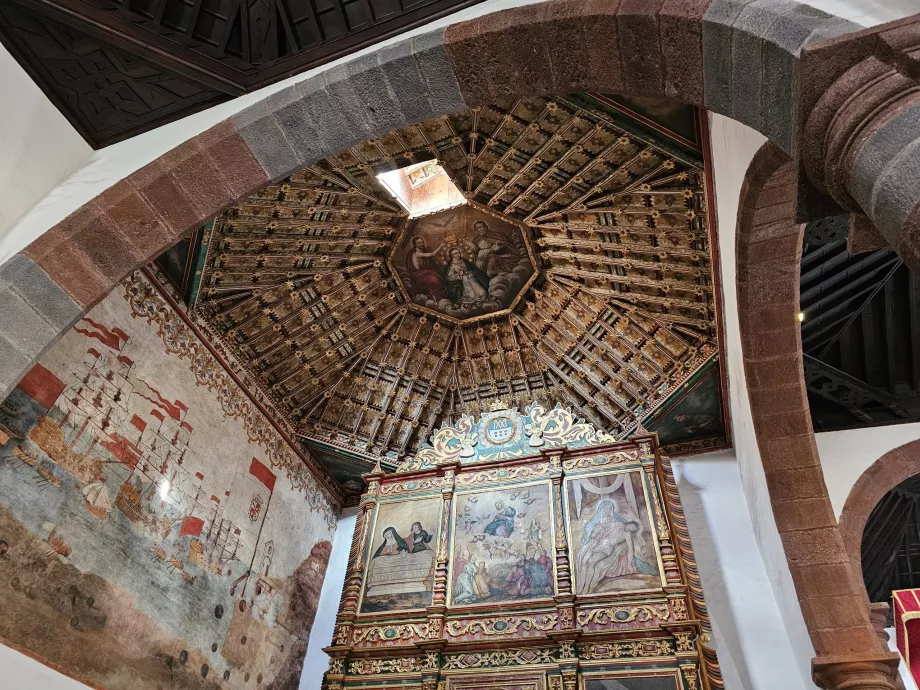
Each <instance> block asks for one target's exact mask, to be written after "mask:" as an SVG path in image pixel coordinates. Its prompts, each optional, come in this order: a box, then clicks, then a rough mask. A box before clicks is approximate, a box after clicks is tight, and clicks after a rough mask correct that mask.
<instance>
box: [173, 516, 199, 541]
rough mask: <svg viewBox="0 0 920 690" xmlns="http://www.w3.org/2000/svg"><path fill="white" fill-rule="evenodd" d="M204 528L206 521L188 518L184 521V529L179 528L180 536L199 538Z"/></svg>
mask: <svg viewBox="0 0 920 690" xmlns="http://www.w3.org/2000/svg"><path fill="white" fill-rule="evenodd" d="M203 528H204V520H202V519H201V518H196V517H191V516H189V517H187V518H185V519H184V520H183V521H182V527H181V528H179V536H180V537H185V536H188V535H191V536H193V537H197V536H198V535H199V534H201V530H202V529H203Z"/></svg>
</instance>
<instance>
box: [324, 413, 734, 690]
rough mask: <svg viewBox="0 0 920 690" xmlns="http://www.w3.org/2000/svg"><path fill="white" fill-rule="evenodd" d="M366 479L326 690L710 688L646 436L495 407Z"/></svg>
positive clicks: (692, 586)
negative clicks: (614, 432)
mask: <svg viewBox="0 0 920 690" xmlns="http://www.w3.org/2000/svg"><path fill="white" fill-rule="evenodd" d="M364 478H365V479H366V481H367V487H368V488H367V491H366V492H365V494H364V495H363V496H362V498H361V503H360V507H359V512H358V516H357V522H356V526H355V539H354V542H353V543H354V548H353V549H352V551H351V553H350V556H349V562H348V569H347V572H346V578H345V587H344V591H343V594H342V600H341V605H340V608H339V613H338V617H337V620H336V626H335V630H334V632H333V645H332V646H331V647H328V648H327V650H328V652H329V655H330V661H329V671H328V672H327V673H326V675H325V679H324V687H326V688H328V690H358V689H359V688H364V687H370V686H373V687H375V688H380V689H381V690H388V689H389V690H399V689H400V688H405V687H413V688H418V689H420V690H494V689H495V688H502V689H504V690H578V689H581V690H720V689H722V688H724V684H723V682H722V678H721V673H720V671H719V664H718V660H717V658H716V653H715V650H714V649H713V647H712V636H711V629H710V625H709V618H708V614H707V611H706V603H705V601H704V600H703V595H702V588H701V585H700V581H699V575H698V571H697V568H696V564H695V562H694V560H693V549H692V546H691V544H690V539H689V532H688V530H687V524H686V521H685V520H684V516H683V512H682V510H681V506H680V497H679V495H678V493H677V486H676V484H675V482H674V477H673V474H672V472H671V467H670V463H669V462H668V460H667V459H666V458H665V457H663V456H662V455H661V453H660V451H659V447H658V438H657V436H656V435H655V434H654V433H650V432H648V431H646V430H645V429H642V428H641V427H640V429H639V431H638V433H636V434H635V435H633V436H631V437H630V438H628V439H621V440H614V439H613V438H612V437H611V436H609V435H606V434H604V433H603V432H602V431H601V430H599V429H597V428H596V427H595V426H593V425H592V424H590V423H588V422H585V421H584V420H581V419H579V418H578V417H576V416H575V415H573V413H572V411H571V410H570V409H567V408H562V407H555V408H553V409H552V410H549V411H547V410H546V409H544V408H543V407H542V406H540V405H539V404H537V403H531V404H529V405H528V406H527V407H526V408H525V409H524V411H520V410H518V409H513V408H509V407H502V408H498V407H496V409H492V410H490V411H488V412H485V413H482V414H481V415H478V416H472V415H464V416H463V417H462V418H461V419H458V420H456V421H455V423H454V425H453V426H445V427H442V428H441V429H439V430H438V432H437V433H436V434H435V436H434V437H433V438H432V443H431V444H430V445H428V446H426V447H424V448H422V449H421V450H420V452H419V453H418V454H417V455H416V457H414V458H407V459H406V461H405V462H404V463H403V464H402V465H401V466H400V468H399V469H398V470H397V471H396V472H394V473H386V472H384V471H383V470H382V469H381V467H380V465H379V464H378V465H376V466H375V468H374V469H373V470H372V471H371V472H369V473H367V474H365V475H364ZM439 506H440V509H439ZM368 602H371V604H370V605H368Z"/></svg>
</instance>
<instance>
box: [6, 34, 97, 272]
mask: <svg viewBox="0 0 920 690" xmlns="http://www.w3.org/2000/svg"><path fill="white" fill-rule="evenodd" d="M0 94H2V95H0V103H2V105H0V237H2V236H3V235H4V234H5V232H6V231H8V230H9V228H10V227H11V226H12V225H13V224H14V222H15V221H16V220H17V219H18V218H19V217H20V216H21V215H23V214H24V213H25V212H26V211H27V210H28V209H29V207H30V206H32V204H34V203H35V202H36V201H38V200H39V199H41V198H42V197H43V196H45V194H47V193H48V192H49V191H50V190H51V188H52V187H54V186H55V185H57V184H58V183H59V182H60V181H61V180H62V179H64V177H65V176H67V175H68V174H69V173H70V172H72V171H73V170H74V169H76V168H77V167H78V166H79V165H80V164H81V163H83V162H84V161H85V160H86V159H87V158H88V157H89V155H90V153H92V149H91V148H90V147H89V144H87V143H86V142H85V141H84V140H83V137H81V136H80V135H79V134H78V133H77V131H76V130H75V129H74V128H73V127H71V126H70V123H69V122H67V120H66V119H65V118H64V116H63V115H61V113H60V112H59V111H58V109H57V108H55V107H54V105H52V103H51V101H49V100H48V98H47V96H45V94H44V93H42V91H41V89H39V88H38V86H37V85H36V84H35V82H34V81H32V79H31V77H29V75H28V74H26V72H25V70H23V69H22V67H20V66H19V63H17V62H16V60H15V59H14V58H13V56H12V55H10V54H9V52H8V51H7V50H6V48H4V47H3V46H2V45H0ZM2 261H3V256H0V263H2Z"/></svg>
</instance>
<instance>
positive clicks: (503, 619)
mask: <svg viewBox="0 0 920 690" xmlns="http://www.w3.org/2000/svg"><path fill="white" fill-rule="evenodd" d="M558 622H559V616H558V614H555V613H545V614H542V615H539V616H495V617H490V618H478V619H476V620H470V621H448V623H447V634H448V635H450V636H451V637H460V636H461V635H467V634H470V633H477V632H481V633H482V634H484V635H514V634H515V633H517V632H528V631H530V630H540V631H546V630H552V629H553V628H555V627H556V624H557V623H558Z"/></svg>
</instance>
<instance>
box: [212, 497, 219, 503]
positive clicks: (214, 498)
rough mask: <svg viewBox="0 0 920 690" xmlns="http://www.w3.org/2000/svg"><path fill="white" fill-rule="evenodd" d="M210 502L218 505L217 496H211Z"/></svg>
mask: <svg viewBox="0 0 920 690" xmlns="http://www.w3.org/2000/svg"><path fill="white" fill-rule="evenodd" d="M211 500H212V501H214V502H215V503H220V499H219V498H218V497H217V496H211Z"/></svg>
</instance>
